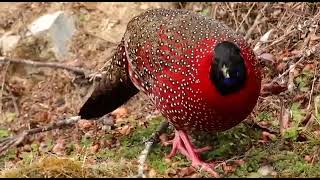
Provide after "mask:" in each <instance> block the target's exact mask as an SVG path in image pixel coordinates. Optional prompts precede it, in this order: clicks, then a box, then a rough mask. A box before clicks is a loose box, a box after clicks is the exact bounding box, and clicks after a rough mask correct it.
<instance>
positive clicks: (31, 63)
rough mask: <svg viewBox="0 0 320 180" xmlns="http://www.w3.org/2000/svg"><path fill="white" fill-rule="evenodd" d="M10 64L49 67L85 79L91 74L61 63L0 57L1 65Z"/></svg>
mask: <svg viewBox="0 0 320 180" xmlns="http://www.w3.org/2000/svg"><path fill="white" fill-rule="evenodd" d="M8 62H10V63H15V64H25V65H29V66H35V67H49V68H57V69H64V70H68V71H71V72H74V73H76V74H79V75H84V76H85V77H88V76H89V75H90V74H91V73H90V71H88V70H85V69H81V68H77V67H71V66H67V65H64V64H61V63H53V62H37V61H31V60H27V59H12V58H8V57H0V64H3V63H8Z"/></svg>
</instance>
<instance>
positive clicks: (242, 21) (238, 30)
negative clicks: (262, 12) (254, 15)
mask: <svg viewBox="0 0 320 180" xmlns="http://www.w3.org/2000/svg"><path fill="white" fill-rule="evenodd" d="M255 5H256V3H255V2H254V3H253V4H252V6H251V8H250V9H249V11H248V13H247V14H246V16H245V17H244V18H243V19H242V21H241V23H240V24H239V26H238V28H237V29H236V32H238V31H239V29H240V28H241V26H242V24H243V22H244V21H245V20H246V19H247V18H248V16H249V15H250V13H251V11H252V9H253V8H254V6H255Z"/></svg>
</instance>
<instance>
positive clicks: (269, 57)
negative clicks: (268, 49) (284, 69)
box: [259, 53, 276, 63]
mask: <svg viewBox="0 0 320 180" xmlns="http://www.w3.org/2000/svg"><path fill="white" fill-rule="evenodd" d="M259 59H260V60H263V61H269V62H271V63H275V60H276V58H275V57H274V55H273V54H271V53H263V54H261V55H260V56H259Z"/></svg>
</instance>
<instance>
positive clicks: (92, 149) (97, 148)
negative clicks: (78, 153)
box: [90, 144, 100, 153]
mask: <svg viewBox="0 0 320 180" xmlns="http://www.w3.org/2000/svg"><path fill="white" fill-rule="evenodd" d="M99 148H100V145H99V144H95V145H93V146H91V147H90V151H91V152H93V153H96V152H97V151H98V150H99Z"/></svg>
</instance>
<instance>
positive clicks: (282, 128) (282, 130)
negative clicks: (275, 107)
mask: <svg viewBox="0 0 320 180" xmlns="http://www.w3.org/2000/svg"><path fill="white" fill-rule="evenodd" d="M280 107H281V108H280V116H279V123H280V134H281V137H283V132H284V127H283V114H284V102H283V99H282V98H280Z"/></svg>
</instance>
